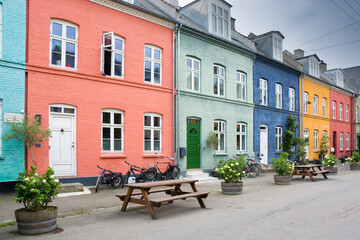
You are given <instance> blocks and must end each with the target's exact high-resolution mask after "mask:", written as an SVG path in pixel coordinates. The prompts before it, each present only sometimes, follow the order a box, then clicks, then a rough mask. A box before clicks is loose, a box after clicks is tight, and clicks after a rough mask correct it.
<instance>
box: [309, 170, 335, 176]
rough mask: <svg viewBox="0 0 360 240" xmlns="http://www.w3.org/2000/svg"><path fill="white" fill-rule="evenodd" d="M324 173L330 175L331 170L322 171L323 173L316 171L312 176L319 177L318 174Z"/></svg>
mask: <svg viewBox="0 0 360 240" xmlns="http://www.w3.org/2000/svg"><path fill="white" fill-rule="evenodd" d="M323 173H330V171H329V170H322V171H314V172H311V174H312V175H313V176H317V175H318V174H323Z"/></svg>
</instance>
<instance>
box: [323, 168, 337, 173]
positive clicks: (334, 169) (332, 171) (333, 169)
mask: <svg viewBox="0 0 360 240" xmlns="http://www.w3.org/2000/svg"><path fill="white" fill-rule="evenodd" d="M324 170H329V171H330V172H329V173H331V174H337V172H338V169H337V167H324Z"/></svg>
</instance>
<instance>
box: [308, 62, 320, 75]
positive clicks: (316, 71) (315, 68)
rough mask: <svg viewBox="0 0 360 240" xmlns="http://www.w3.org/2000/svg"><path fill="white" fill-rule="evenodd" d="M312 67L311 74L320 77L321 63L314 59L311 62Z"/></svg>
mask: <svg viewBox="0 0 360 240" xmlns="http://www.w3.org/2000/svg"><path fill="white" fill-rule="evenodd" d="M309 65H310V66H309V67H310V74H311V75H312V76H314V77H319V63H317V62H316V61H314V60H310V63H309Z"/></svg>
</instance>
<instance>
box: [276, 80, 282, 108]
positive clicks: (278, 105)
mask: <svg viewBox="0 0 360 240" xmlns="http://www.w3.org/2000/svg"><path fill="white" fill-rule="evenodd" d="M275 97H276V100H275V102H276V108H280V109H281V108H282V85H280V84H278V83H275Z"/></svg>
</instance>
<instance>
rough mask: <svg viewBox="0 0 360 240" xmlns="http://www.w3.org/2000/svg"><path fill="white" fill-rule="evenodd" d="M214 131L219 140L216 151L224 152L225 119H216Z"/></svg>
mask: <svg viewBox="0 0 360 240" xmlns="http://www.w3.org/2000/svg"><path fill="white" fill-rule="evenodd" d="M214 132H215V134H216V137H217V138H218V141H219V144H218V148H217V149H215V152H217V153H224V152H225V150H226V122H225V121H223V120H215V121H214ZM221 137H222V139H223V144H222V146H221Z"/></svg>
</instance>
